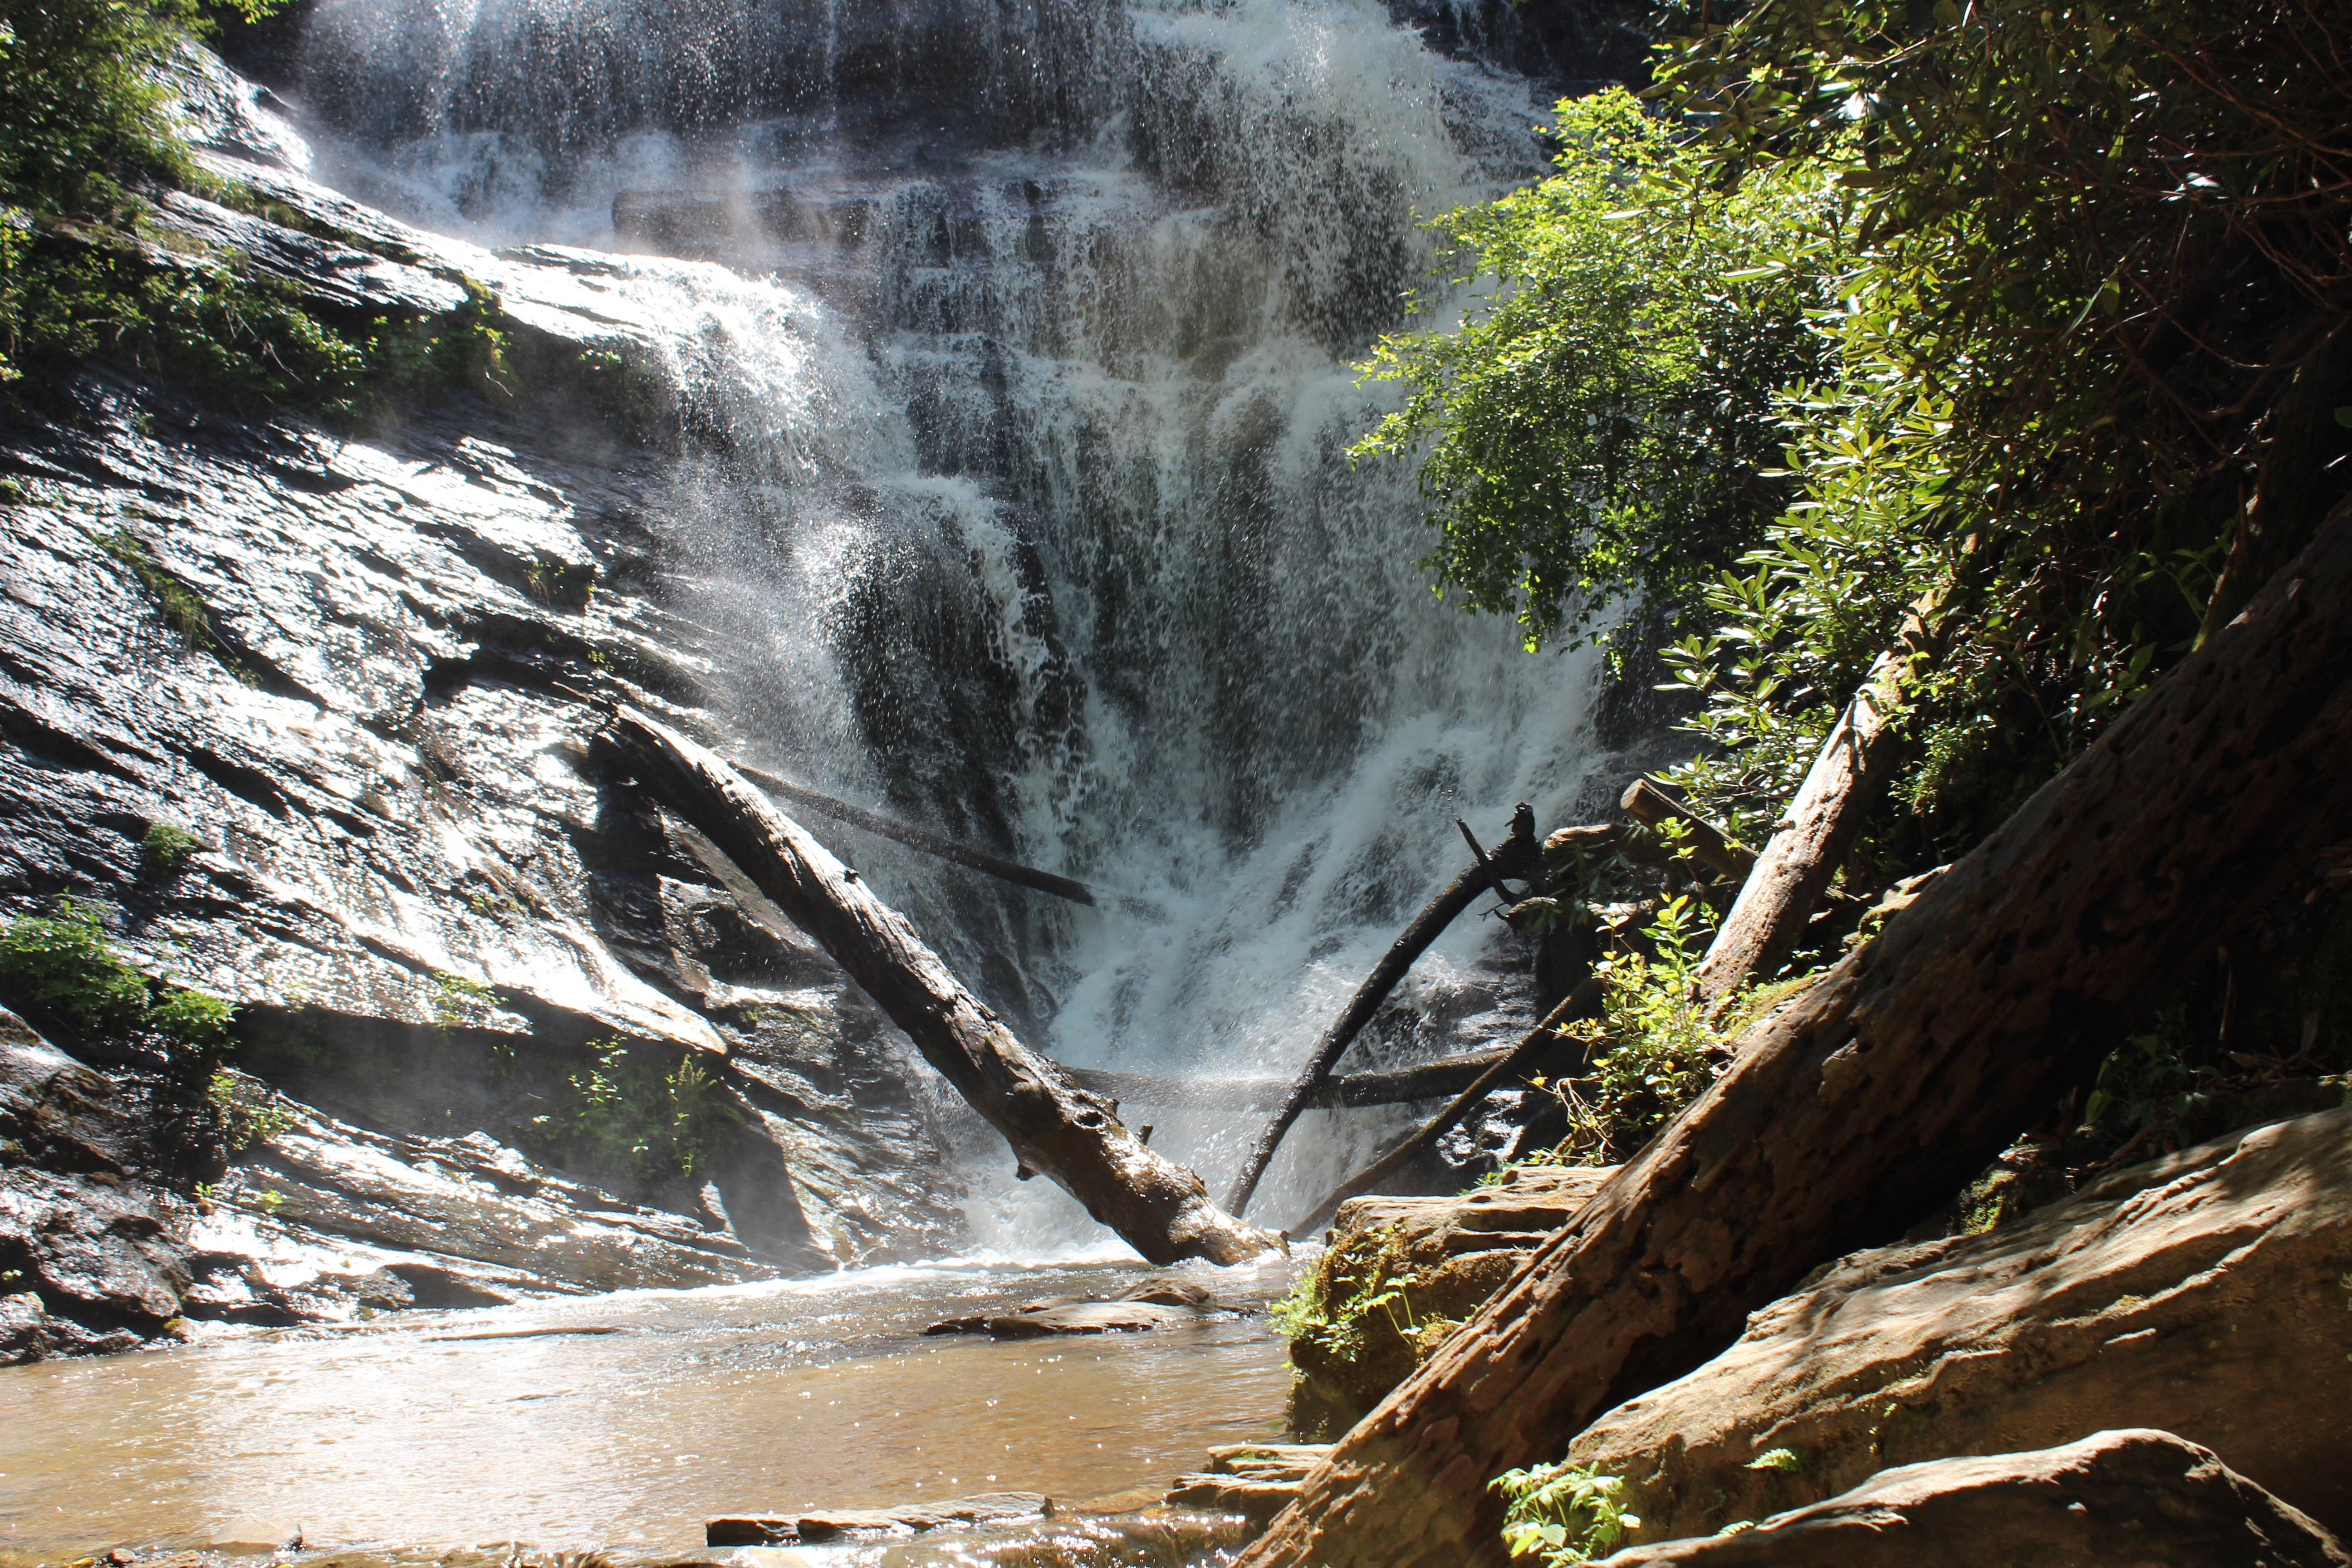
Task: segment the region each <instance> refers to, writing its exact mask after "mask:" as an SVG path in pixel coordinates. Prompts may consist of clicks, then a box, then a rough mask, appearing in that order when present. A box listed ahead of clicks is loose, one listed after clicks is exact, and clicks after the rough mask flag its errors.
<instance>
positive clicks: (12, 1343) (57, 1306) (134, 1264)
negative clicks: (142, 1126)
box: [0, 1169, 189, 1362]
mask: <svg viewBox="0 0 2352 1568" xmlns="http://www.w3.org/2000/svg"><path fill="white" fill-rule="evenodd" d="M176 1221H177V1215H176V1214H175V1212H174V1200H173V1199H171V1198H170V1197H168V1196H167V1195H165V1194H161V1193H158V1192H155V1191H153V1190H152V1189H151V1188H148V1187H145V1186H142V1185H141V1184H136V1183H127V1182H123V1181H121V1179H120V1178H118V1177H112V1176H110V1175H108V1174H107V1173H103V1172H100V1173H92V1174H89V1175H58V1174H53V1173H49V1172H46V1171H32V1170H21V1169H20V1170H12V1171H6V1172H0V1288H5V1289H12V1290H14V1291H16V1296H14V1297H12V1298H11V1299H10V1300H11V1302H12V1305H11V1306H10V1308H9V1309H8V1310H7V1313H6V1316H5V1328H0V1333H5V1339H6V1342H7V1344H8V1352H7V1353H8V1358H9V1359H10V1360H11V1361H12V1362H22V1361H34V1360H38V1359H40V1358H41V1357H44V1356H50V1355H78V1354H94V1353H100V1352H110V1351H120V1350H130V1349H133V1348H135V1347H136V1346H138V1345H140V1344H141V1343H143V1342H146V1341H148V1340H152V1339H155V1338H158V1337H160V1336H163V1335H164V1334H167V1333H169V1332H170V1331H171V1330H172V1329H173V1326H174V1324H173V1320H175V1319H176V1318H178V1316H179V1315H180V1292H181V1290H182V1289H184V1288H185V1287H186V1285H187V1283H188V1279H189V1257H188V1248H187V1247H186V1244H185V1243H184V1241H183V1240H182V1239H181V1238H180V1237H178V1236H177V1235H176V1234H175V1227H176ZM28 1298H29V1299H28ZM36 1303H37V1306H38V1309H39V1312H38V1315H36V1312H35V1310H34V1309H35V1304H36Z"/></svg>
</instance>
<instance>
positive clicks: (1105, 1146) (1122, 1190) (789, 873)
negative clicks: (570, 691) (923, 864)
mask: <svg viewBox="0 0 2352 1568" xmlns="http://www.w3.org/2000/svg"><path fill="white" fill-rule="evenodd" d="M604 733H605V736H606V737H607V738H608V739H609V740H610V741H611V742H612V743H613V744H614V746H615V747H617V748H618V750H619V751H620V752H621V754H622V755H623V756H625V757H626V758H627V759H628V761H629V763H630V764H631V765H632V766H633V767H635V770H636V773H637V777H638V780H639V782H640V783H641V784H644V785H645V786H646V788H647V789H649V790H650V791H652V793H653V795H654V796H655V798H656V799H657V800H659V801H660V802H661V803H662V804H663V805H666V806H667V807H669V808H670V809H671V810H672V811H675V812H676V813H677V815H678V816H681V817H684V818H685V819H686V820H687V821H688V822H689V823H691V824H693V825H694V826H696V827H698V828H699V829H700V830H701V831H702V833H703V835H704V836H705V837H708V838H709V840H710V841H711V842H712V843H713V844H715V845H717V846H718V847H719V849H720V851H721V852H723V853H724V854H725V855H726V856H727V857H728V858H730V859H731V860H733V861H734V862H735V864H736V865H738V866H740V867H741V868H742V869H743V873H744V875H746V876H748V877H749V878H751V880H752V882H753V883H754V884H755V885H756V886H757V887H758V888H759V889H760V890H761V892H763V893H765V894H766V895H767V896H768V897H769V898H771V899H772V900H775V902H776V906H777V907H778V908H779V909H781V910H783V911H784V913H785V914H787V915H789V916H790V917H791V918H792V919H793V922H794V923H796V924H797V925H799V926H800V928H801V929H802V930H803V931H807V932H808V933H809V935H811V936H813V937H814V938H815V939H816V941H817V942H818V943H819V944H820V945H822V946H823V947H824V950H825V951H826V952H829V953H831V954H832V955H833V956H834V959H835V962H837V963H840V965H841V966H842V968H844V969H845V970H846V971H848V972H849V977H850V978H851V979H853V980H855V981H856V982H857V984H859V985H860V986H862V987H864V989H865V991H866V994H867V995H869V996H871V997H873V998H874V1000H875V1001H876V1002H877V1004H879V1005H880V1006H881V1008H882V1010H883V1011H884V1012H885V1013H887V1014H888V1015H889V1016H890V1018H891V1021H892V1022H894V1023H896V1024H897V1025H898V1026H899V1027H900V1028H902V1029H904V1030H906V1031H907V1035H908V1038H910V1039H912V1040H913V1041H914V1042H915V1047H916V1048H917V1049H919V1050H920V1051H921V1052H922V1053H923V1058H924V1059H925V1060H926V1061H928V1062H929V1063H930V1064H931V1065H932V1066H933V1067H935V1068H938V1069H939V1070H940V1073H941V1074H942V1075H943V1076H944V1077H945V1078H946V1079H947V1080H948V1081H949V1082H950V1083H951V1084H953V1085H954V1086H955V1089H956V1092H957V1093H959V1094H961V1095H962V1096H963V1098H964V1101H965V1103H967V1104H968V1105H970V1106H971V1108H972V1109H973V1110H977V1111H979V1112H980V1113H981V1115H982V1116H983V1117H986V1118H987V1119H988V1121H989V1122H990V1123H991V1124H992V1126H994V1127H995V1129H996V1130H997V1131H1000V1132H1002V1133H1003V1134H1004V1140H1005V1142H1008V1143H1010V1144H1012V1145H1013V1154H1014V1156H1015V1157H1016V1158H1017V1159H1018V1160H1019V1161H1020V1163H1021V1167H1022V1170H1023V1172H1024V1174H1026V1173H1043V1174H1045V1175H1047V1176H1050V1177H1051V1178H1053V1180H1054V1182H1055V1184H1057V1185H1059V1186H1061V1187H1062V1188H1064V1189H1065V1190H1066V1191H1067V1192H1068V1193H1069V1194H1070V1195H1071V1196H1072V1197H1075V1198H1076V1199H1077V1200H1078V1202H1080V1203H1081V1204H1084V1205H1086V1208H1087V1213H1088V1214H1090V1215H1094V1217H1095V1218H1096V1219H1097V1220H1099V1221H1101V1222H1102V1223H1103V1224H1104V1225H1107V1226H1109V1227H1110V1228H1111V1229H1113V1230H1115V1231H1117V1232H1118V1235H1119V1236H1120V1237H1121V1238H1122V1239H1124V1240H1125V1241H1126V1242H1127V1243H1128V1245H1129V1246H1130V1247H1134V1248H1135V1249H1136V1250H1137V1251H1138V1252H1140V1253H1141V1254H1143V1256H1144V1257H1146V1258H1150V1260H1151V1261H1152V1262H1154V1263H1173V1262H1175V1261H1177V1260H1178V1259H1180V1258H1208V1259H1209V1260H1210V1261H1211V1262H1213V1263H1239V1262H1242V1261H1244V1260H1245V1259H1247V1258H1254V1257H1255V1256H1257V1255H1258V1254H1260V1253H1262V1252H1265V1251H1266V1250H1268V1249H1269V1248H1271V1247H1275V1246H1276V1245H1278V1243H1277V1242H1276V1238H1275V1237H1272V1236H1269V1235H1268V1234H1267V1233H1265V1231H1262V1230H1258V1229H1256V1228H1255V1227H1254V1226H1245V1225H1243V1224H1242V1223H1240V1222H1239V1221H1238V1220H1235V1219H1234V1218H1233V1217H1232V1216H1231V1215H1227V1214H1225V1213H1223V1211H1222V1210H1220V1209H1219V1208H1218V1207H1217V1206H1216V1205H1214V1204H1213V1203H1211V1202H1210V1201H1209V1195H1208V1190H1207V1189H1206V1188H1205V1187H1204V1186H1202V1183H1201V1178H1200V1177H1199V1176H1197V1175H1194V1174H1193V1173H1192V1172H1190V1171H1187V1170H1182V1169H1180V1168H1179V1167H1177V1166H1174V1165H1171V1164H1170V1163H1168V1162H1167V1161H1165V1160H1162V1159H1161V1158H1160V1156H1159V1155H1157V1154H1155V1153H1153V1152H1151V1151H1150V1150H1149V1149H1147V1148H1145V1147H1144V1146H1143V1144H1142V1143H1141V1142H1139V1141H1137V1140H1136V1139H1135V1138H1134V1137H1133V1136H1132V1135H1130V1134H1129V1132H1128V1131H1127V1129H1126V1128H1125V1127H1123V1126H1121V1125H1120V1124H1119V1121H1118V1117H1116V1116H1114V1115H1113V1114H1111V1110H1110V1105H1109V1102H1108V1101H1107V1100H1103V1099H1101V1098H1100V1097H1099V1096H1097V1095H1093V1094H1089V1093H1087V1091H1086V1090H1085V1089H1080V1088H1079V1087H1078V1086H1077V1085H1076V1083H1074V1082H1072V1081H1071V1079H1070V1078H1069V1075H1068V1074H1067V1073H1066V1072H1065V1071H1064V1070H1063V1069H1062V1068H1060V1067H1058V1066H1057V1065H1055V1063H1053V1062H1051V1061H1049V1060H1047V1059H1046V1058H1044V1057H1041V1056H1038V1055H1036V1054H1035V1053H1034V1052H1033V1051H1031V1050H1029V1049H1028V1047H1024V1045H1022V1044H1021V1042H1020V1041H1019V1040H1017V1039H1015V1038H1013V1034H1012V1031H1010V1030H1009V1029H1007V1028H1005V1027H1004V1026H1003V1025H1002V1024H1000V1023H998V1022H997V1021H996V1016H995V1015H994V1014H992V1013H991V1012H990V1011H989V1010H988V1009H987V1008H986V1007H984V1006H982V1005H981V1004H980V1002H979V1001H978V1000H976V999H975V998H974V997H973V996H972V995H971V993H969V992H967V991H966V990H965V989H964V988H963V987H962V985H961V984H958V983H957V981H956V978H955V976H954V975H953V974H951V973H949V972H948V967H947V965H946V964H944V963H941V962H940V959H939V957H938V955H936V954H935V953H933V952H931V951H930V949H929V948H928V947H925V946H924V945H923V943H922V941H921V939H920V938H919V937H917V936H916V934H915V931H914V928H913V927H912V926H910V925H908V923H907V919H906V917H905V916H904V915H901V914H899V913H898V911H897V910H893V909H891V908H890V907H889V906H887V904H885V903H883V902H882V900H879V899H877V898H876V897H875V896H874V895H873V893H871V892H870V891H868V890H867V889H866V884H865V882H864V881H863V880H862V879H860V878H859V877H858V875H857V873H856V872H855V871H852V870H850V869H848V868H845V867H844V866H843V865H842V864H841V862H840V861H838V860H836V859H835V858H833V856H832V855H831V854H830V853H829V852H828V851H827V850H826V849H825V847H824V846H823V845H821V844H819V843H818V842H817V841H816V840H815V839H814V838H811V837H809V836H808V835H807V834H806V833H804V832H803V831H802V830H801V828H800V827H799V826H797V825H796V824H794V823H793V821H792V820H791V819H790V818H789V817H786V816H783V815H782V813H781V812H779V811H777V810H776V809H775V808H774V807H773V806H772V805H769V804H768V802H767V801H766V800H765V799H764V798H762V797H761V795H760V794H759V792H758V791H757V790H755V789H754V788H753V787H752V785H751V784H750V783H749V782H747V781H746V780H745V779H744V778H743V777H742V776H741V775H740V773H737V772H736V771H735V770H734V769H732V768H730V767H729V766H728V765H727V764H726V763H724V762H722V761H720V760H719V758H718V757H716V756H714V755H712V754H711V753H710V752H708V751H706V750H704V749H703V748H702V747H700V746H698V745H696V744H695V743H694V742H691V741H689V740H688V739H687V738H686V737H684V736H683V735H680V734H678V733H677V731H674V730H672V729H670V728H669V727H668V726H667V725H665V724H663V723H661V722H660V721H657V720H655V719H652V718H649V717H647V716H646V714H644V713H641V712H638V711H637V710H635V709H633V708H622V709H619V710H616V711H615V713H614V717H613V721H612V722H611V724H610V725H609V726H608V727H607V728H606V730H605V731H604Z"/></svg>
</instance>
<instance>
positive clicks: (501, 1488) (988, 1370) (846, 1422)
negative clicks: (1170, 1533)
mask: <svg viewBox="0 0 2352 1568" xmlns="http://www.w3.org/2000/svg"><path fill="white" fill-rule="evenodd" d="M1289 1267H1290V1266H1289V1265H1288V1264H1287V1263H1286V1262H1283V1261H1281V1260H1278V1259H1277V1260H1276V1261H1275V1262H1274V1263H1271V1264H1268V1265H1265V1266H1263V1267H1261V1268H1255V1269H1246V1268H1244V1269H1211V1268H1201V1269H1198V1270H1197V1278H1198V1279H1200V1280H1201V1281H1202V1283H1204V1284H1206V1285H1208V1286H1209V1288H1210V1289H1212V1290H1213V1291H1215V1292H1217V1294H1218V1297H1219V1299H1220V1300H1244V1301H1255V1300H1263V1299H1264V1298H1265V1297H1266V1296H1269V1295H1273V1294H1277V1293H1279V1292H1280V1291H1281V1290H1282V1289H1285V1288H1286V1285H1287V1283H1288V1271H1289ZM1146 1272H1147V1270H1146V1269H1145V1268H1144V1267H1143V1266H1142V1265H1141V1264H1139V1263H1138V1264H1132V1265H1125V1264H1117V1263H1087V1264H1056V1265H1041V1266H1029V1267H1020V1266H1009V1265H1003V1264H971V1265H959V1264H943V1265H939V1266H935V1267H910V1268H881V1269H869V1270H864V1271H860V1272H856V1273H849V1274H842V1275H835V1276H832V1277H829V1278H825V1279H809V1280H793V1281H776V1282H772V1283H766V1284H760V1285H748V1286H732V1287H719V1288H714V1289H701V1290H683V1291H634V1292H625V1293H623V1294H619V1295H611V1296H600V1297H595V1298H593V1299H587V1300H555V1301H538V1302H531V1303H529V1304H526V1305H520V1306H515V1307H501V1308H494V1309H488V1310H474V1311H460V1312H436V1313H430V1314H414V1315H404V1316H402V1317H401V1318H400V1319H398V1320H397V1321H396V1325H392V1326H386V1327H383V1328H382V1329H380V1330H379V1329H377V1328H376V1327H375V1326H374V1325H373V1324H371V1325H367V1326H363V1327H359V1328H354V1329H352V1330H348V1331H341V1332H336V1333H321V1332H320V1331H309V1330H303V1331H292V1330H267V1331H253V1330H240V1331H226V1332H222V1333H218V1334H215V1336H214V1337H212V1338H210V1339H207V1340H205V1341H204V1342H199V1343H197V1344H194V1345H191V1346H188V1347H187V1348H185V1349H181V1350H173V1351H165V1352H153V1353H149V1354H134V1355H127V1356H113V1357H108V1358H104V1359H100V1360H92V1361H67V1362H48V1363H37V1364H34V1365H31V1366H21V1367H12V1368H8V1369H5V1370H0V1540H5V1542H6V1543H7V1544H8V1546H10V1547H11V1548H14V1549H15V1550H16V1551H19V1552H30V1553H32V1554H34V1555H36V1556H38V1557H43V1558H49V1559H56V1558H58V1557H60V1556H63V1555H68V1554H70V1555H80V1554H82V1553H85V1552H103V1551H104V1550H106V1549H107V1548H109V1547H111V1546H115V1545H132V1546H151V1545H152V1546H166V1547H180V1548H189V1547H196V1546H201V1545H204V1544H206V1543H208V1542H217V1541H225V1540H239V1539H247V1540H249V1539H251V1538H252V1537H253V1535H254V1534H256V1533H257V1532H264V1531H266V1532H278V1531H283V1532H284V1533H286V1534H289V1535H290V1534H291V1533H292V1532H293V1530H294V1528H295V1527H297V1526H299V1530H300V1531H301V1533H302V1535H303V1536H304V1538H305V1539H306V1540H307V1541H308V1542H310V1543H312V1544H314V1545H317V1544H330V1543H331V1544H335V1545H367V1544H380V1545H415V1546H439V1545H463V1544H471V1543H479V1542H500V1541H520V1542H529V1543H531V1544H533V1545H536V1546H539V1547H541V1548H548V1549H555V1548H596V1549H604V1550H612V1551H617V1552H623V1553H629V1554H634V1553H636V1552H686V1551H691V1550H694V1549H697V1548H698V1547H700V1546H701V1544H702V1527H703V1523H704V1521H705V1520H707V1519H709V1518H710V1517H711V1516H713V1515H716V1514H721V1513H730V1512H743V1511H766V1510H782V1509H790V1508H794V1507H809V1508H825V1507H835V1508H863V1507H879V1506H887V1505H890V1504H898V1503H908V1502H919V1501H922V1500H927V1499H938V1498H950V1497H960V1496H965V1495H968V1494H971V1493H973V1492H984V1491H991V1490H1014V1489H1020V1490H1030V1491H1042V1492H1045V1493H1046V1494H1047V1495H1048V1496H1049V1497H1052V1498H1054V1499H1055V1500H1056V1501H1057V1502H1068V1503H1084V1502H1087V1501H1088V1500H1097V1499H1101V1498H1105V1497H1108V1496H1109V1495H1111V1494H1114V1493H1118V1492H1123V1491H1128V1490H1130V1489H1135V1488H1138V1487H1151V1486H1164V1485H1165V1484H1166V1483H1167V1482H1168V1481H1169V1480H1170V1479H1171V1478H1173V1477H1174V1476H1176V1475H1177V1474H1179V1473H1180V1472H1181V1471H1184V1470H1188V1469H1196V1468H1200V1465H1201V1462H1202V1451H1203V1450H1204V1449H1205V1448H1207V1447H1210V1446H1211V1445H1213V1444H1218V1443H1234V1442H1246V1441H1252V1440H1257V1439H1265V1438H1270V1437H1278V1435H1279V1428H1280V1426H1281V1424H1282V1415H1283V1397H1284V1394H1285V1391H1286V1388H1287V1386H1288V1373H1287V1372H1286V1367H1285V1364H1284V1362H1283V1347H1282V1342H1280V1341H1279V1340H1278V1339H1276V1338H1275V1337H1274V1336H1273V1334H1272V1333H1271V1332H1270V1331H1269V1330H1268V1329H1267V1327H1266V1323H1265V1318H1264V1317H1263V1316H1262V1315H1248V1316H1227V1315H1220V1316H1217V1317H1215V1318H1213V1319H1211V1320H1208V1321H1203V1322H1202V1324H1201V1325H1200V1326H1198V1327H1187V1328H1181V1329H1174V1330H1167V1331H1160V1332H1157V1333H1145V1334H1115V1335H1095V1336H1087V1337H1075V1338H1056V1339H1039V1340H1027V1341H1014V1342H1003V1343H998V1342H991V1341H988V1340H985V1339H982V1338H978V1337H975V1336H953V1337H946V1336H942V1337H938V1338H925V1337H923V1335H922V1329H923V1327H924V1325H926V1324H927V1323H929V1322H932V1321H937V1320H939V1319H940V1318H943V1317H949V1316H961V1315H967V1314H970V1313H972V1312H975V1311H978V1310H983V1309H985V1308H988V1307H992V1306H995V1305H998V1304H1005V1305H1011V1304H1013V1303H1017V1302H1020V1301H1023V1300H1030V1299H1032V1298H1034V1297H1038V1296H1048V1295H1074V1294H1083V1293H1086V1292H1089V1291H1092V1292H1097V1293H1100V1294H1104V1295H1111V1294H1115V1293H1117V1292H1118V1290H1120V1289H1124V1288H1125V1287H1127V1286H1129V1285H1130V1284H1132V1283H1134V1282H1135V1281H1136V1280H1137V1279H1139V1278H1141V1277H1142V1276H1143V1275H1144V1274H1145V1273H1146ZM1182 1272H1184V1273H1185V1274H1186V1275H1187V1277H1188V1278H1189V1277H1193V1274H1194V1271H1192V1270H1185V1271H1182ZM528 1330H554V1331H557V1332H551V1333H537V1334H530V1335H529V1336H528V1337H485V1336H492V1335H512V1334H513V1333H514V1331H528Z"/></svg>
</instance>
